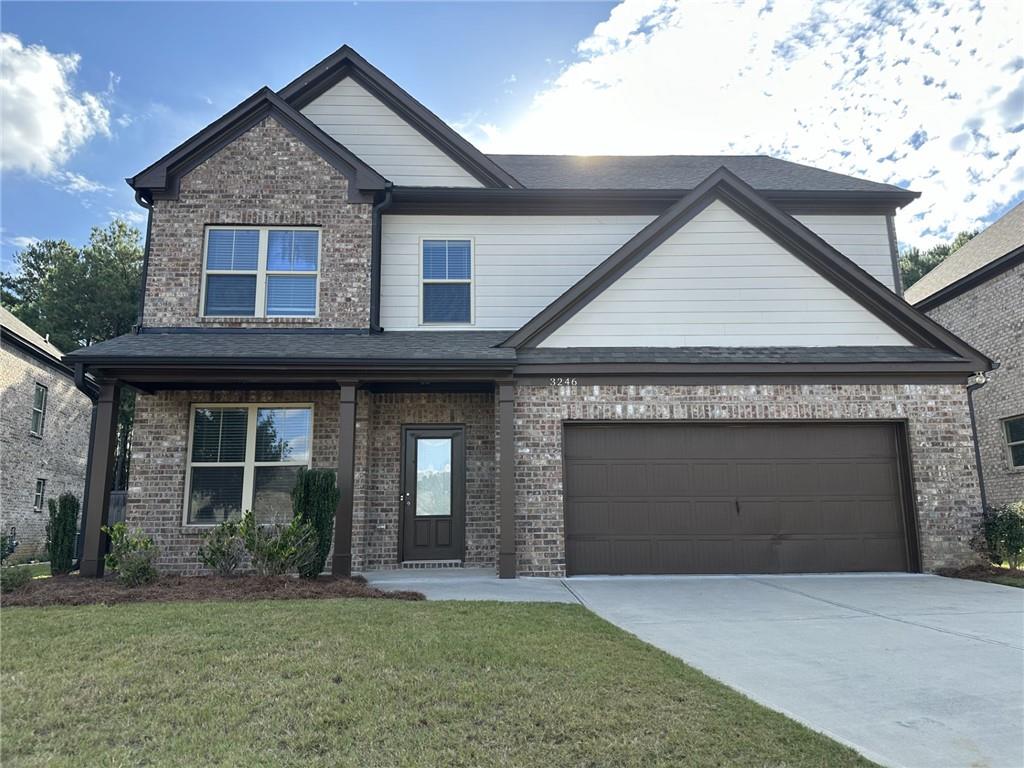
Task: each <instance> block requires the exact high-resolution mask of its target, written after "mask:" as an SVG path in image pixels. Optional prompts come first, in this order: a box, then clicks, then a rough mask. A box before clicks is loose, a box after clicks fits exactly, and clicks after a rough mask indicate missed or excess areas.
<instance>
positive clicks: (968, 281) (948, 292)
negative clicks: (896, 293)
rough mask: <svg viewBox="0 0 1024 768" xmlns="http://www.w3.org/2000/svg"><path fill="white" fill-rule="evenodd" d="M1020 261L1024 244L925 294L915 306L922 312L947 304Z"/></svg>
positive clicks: (1023, 251) (1021, 261)
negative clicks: (933, 291) (943, 286)
mask: <svg viewBox="0 0 1024 768" xmlns="http://www.w3.org/2000/svg"><path fill="white" fill-rule="evenodd" d="M1020 263H1024V245H1022V246H1020V247H1019V248H1015V249H1013V250H1012V251H1010V252H1009V253H1007V254H1005V255H1003V256H1000V257H999V258H998V259H996V260H995V261H990V262H989V263H988V264H986V265H985V266H983V267H979V268H978V269H976V270H974V271H973V272H971V273H970V274H969V275H964V276H963V277H961V278H960V279H959V280H957V281H956V282H954V283H950V284H949V285H947V286H946V287H945V288H940V289H939V290H937V291H936V292H935V293H932V294H929V295H928V296H925V297H924V298H923V299H921V300H920V301H918V302H917V303H916V304H914V308H915V309H919V310H921V311H922V312H927V311H928V310H931V309H935V307H937V306H939V305H940V304H945V303H946V302H947V301H949V300H950V299H955V298H956V297H957V296H960V295H962V294H964V293H966V292H967V291H969V290H971V289H972V288H975V287H977V286H979V285H981V284H982V283H984V282H986V281H988V280H991V279H992V278H993V277H996V276H997V275H1000V274H1002V273H1003V272H1006V271H1007V270H1008V269H1012V268H1013V267H1015V266H1016V265H1018V264H1020Z"/></svg>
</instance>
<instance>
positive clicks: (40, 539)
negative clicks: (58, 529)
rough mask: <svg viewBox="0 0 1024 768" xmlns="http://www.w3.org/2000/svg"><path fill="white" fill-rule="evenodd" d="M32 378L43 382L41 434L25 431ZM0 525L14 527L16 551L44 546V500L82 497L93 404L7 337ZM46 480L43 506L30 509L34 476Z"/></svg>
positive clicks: (0, 378)
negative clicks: (70, 495) (38, 509)
mask: <svg viewBox="0 0 1024 768" xmlns="http://www.w3.org/2000/svg"><path fill="white" fill-rule="evenodd" d="M36 383H39V384H42V385H43V386H45V387H46V388H47V391H48V397H47V407H46V419H45V423H44V426H43V434H42V436H41V437H36V436H34V435H32V434H30V427H31V424H32V402H33V398H34V396H35V385H36ZM0 388H2V400H3V408H2V409H0V526H2V527H3V530H4V531H7V530H8V529H9V528H10V527H11V526H12V525H13V526H15V527H16V529H17V534H18V541H19V542H20V545H19V549H18V551H17V553H16V554H17V556H19V557H24V556H28V555H31V554H33V553H37V552H38V553H41V552H42V550H43V549H44V547H45V546H46V523H47V521H48V519H49V515H48V513H47V512H46V500H47V499H51V498H52V499H56V498H57V497H58V496H59V495H60V494H62V493H64V492H65V491H70V492H71V493H73V494H75V496H77V497H78V499H79V501H81V499H82V492H83V489H84V486H85V461H86V453H87V451H88V443H89V421H90V414H91V410H92V405H91V403H90V402H89V398H87V397H86V396H85V395H83V394H82V393H81V392H79V391H78V390H77V389H76V388H75V384H74V382H73V381H72V380H71V379H70V378H69V377H68V376H67V375H65V374H62V373H58V372H56V371H55V370H54V369H52V368H50V367H49V366H47V365H44V364H43V363H41V362H40V361H39V360H37V359H36V358H34V357H32V356H31V355H29V354H27V353H25V352H24V351H22V350H20V349H16V348H14V347H12V346H11V345H9V344H7V343H6V342H5V343H3V345H2V347H0ZM37 479H44V480H46V495H45V498H44V500H43V511H41V512H35V511H33V508H32V506H33V499H34V496H35V488H36V480H37Z"/></svg>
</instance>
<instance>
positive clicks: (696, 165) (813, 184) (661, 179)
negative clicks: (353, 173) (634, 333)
mask: <svg viewBox="0 0 1024 768" xmlns="http://www.w3.org/2000/svg"><path fill="white" fill-rule="evenodd" d="M490 157H491V158H492V159H493V160H494V161H496V162H497V163H499V164H501V165H502V166H504V167H505V168H507V169H508V170H509V171H511V172H512V173H513V174H514V175H515V176H516V178H517V179H519V180H520V181H521V182H523V184H525V185H526V186H527V187H528V188H530V189H575V190H580V189H672V190H686V189H693V188H694V187H696V186H697V185H698V184H700V182H702V181H703V180H704V179H706V178H707V177H708V175H709V174H710V173H713V172H714V171H715V170H716V169H718V168H726V169H728V170H730V171H732V173H734V174H735V175H736V176H738V177H739V178H741V179H743V181H745V182H746V183H747V184H749V185H750V186H751V187H753V188H754V189H756V190H758V191H761V192H839V193H853V194H857V193H861V194H863V193H872V194H880V195H890V196H892V197H893V198H894V199H902V200H903V202H902V203H900V204H901V205H906V204H907V203H909V202H910V201H912V200H914V199H916V198H917V197H919V196H920V193H919V192H912V191H910V190H909V189H904V188H903V187H897V186H894V185H892V184H880V183H878V182H874V181H867V180H865V179H858V178H856V177H854V176H845V175H843V174H841V173H833V172H832V171H824V170H821V169H820V168H813V167H811V166H809V165H801V164H799V163H791V162H789V161H788V160H780V159H778V158H775V157H769V156H768V155H642V156H632V155H595V156H587V155H490Z"/></svg>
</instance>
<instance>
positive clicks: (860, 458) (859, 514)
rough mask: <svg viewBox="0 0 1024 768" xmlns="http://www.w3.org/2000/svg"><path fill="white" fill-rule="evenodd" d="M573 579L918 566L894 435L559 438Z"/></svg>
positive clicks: (796, 430)
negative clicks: (562, 449) (908, 528)
mask: <svg viewBox="0 0 1024 768" xmlns="http://www.w3.org/2000/svg"><path fill="white" fill-rule="evenodd" d="M565 473H566V478H565V480H566V482H565V486H566V505H565V531H566V537H565V538H566V561H567V568H568V571H569V573H570V574H585V573H593V574H597V573H606V574H627V573H822V572H836V571H905V570H908V568H909V567H910V562H911V561H910V559H909V553H908V549H907V539H906V535H905V531H904V528H905V525H904V517H905V515H904V511H903V503H902V500H901V492H900V475H899V461H898V460H897V437H896V427H895V426H894V425H891V424H835V423H833V424H820V423H810V424H777V423H776V424H766V423H759V424H730V425H723V424H650V423H648V424H636V423H625V424H624V423H619V424H600V425H590V424H588V425H582V424H581V425H567V426H566V428H565Z"/></svg>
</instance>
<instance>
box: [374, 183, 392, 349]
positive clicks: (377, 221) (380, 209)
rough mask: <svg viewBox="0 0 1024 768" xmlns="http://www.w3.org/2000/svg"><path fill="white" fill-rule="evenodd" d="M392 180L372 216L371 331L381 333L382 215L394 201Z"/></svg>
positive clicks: (375, 205)
mask: <svg viewBox="0 0 1024 768" xmlns="http://www.w3.org/2000/svg"><path fill="white" fill-rule="evenodd" d="M392 195H393V192H392V188H391V182H388V185H387V187H386V188H385V190H384V199H383V200H381V201H380V202H379V203H375V204H374V206H373V213H372V215H371V216H370V218H371V225H370V331H371V332H373V333H379V332H380V330H381V327H380V250H381V241H382V240H383V239H384V238H383V235H384V230H383V221H382V220H381V217H382V215H383V213H384V211H385V210H387V209H388V208H390V207H391V203H392Z"/></svg>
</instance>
